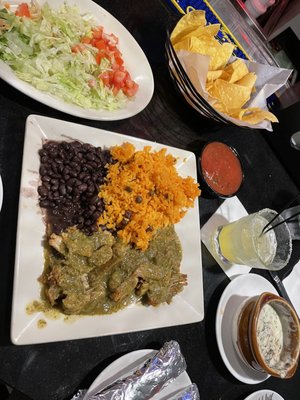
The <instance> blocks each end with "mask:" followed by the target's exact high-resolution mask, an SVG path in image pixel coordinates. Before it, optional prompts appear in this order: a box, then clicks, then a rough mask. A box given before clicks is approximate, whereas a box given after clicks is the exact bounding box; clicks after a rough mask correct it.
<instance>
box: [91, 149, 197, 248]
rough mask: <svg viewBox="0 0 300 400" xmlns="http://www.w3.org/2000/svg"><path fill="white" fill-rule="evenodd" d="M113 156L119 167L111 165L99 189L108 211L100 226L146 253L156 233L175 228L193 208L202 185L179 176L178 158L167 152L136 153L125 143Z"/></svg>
mask: <svg viewBox="0 0 300 400" xmlns="http://www.w3.org/2000/svg"><path fill="white" fill-rule="evenodd" d="M111 153H112V156H113V158H114V159H115V160H117V163H116V164H111V165H109V169H108V174H107V177H106V182H105V184H103V185H102V186H101V187H100V192H99V197H101V198H103V199H104V202H105V211H104V213H103V214H102V215H101V216H100V218H99V220H98V223H99V225H106V226H107V228H109V229H113V230H117V231H118V235H119V237H120V238H122V240H123V241H124V242H125V243H134V244H135V245H136V247H137V248H140V249H141V250H145V249H146V248H147V247H148V243H149V240H150V239H151V238H152V236H153V234H154V233H155V232H156V231H157V229H159V228H162V227H165V226H167V225H170V224H176V223H177V222H179V221H180V220H181V219H182V217H183V216H184V215H185V214H186V212H187V210H188V208H189V207H193V206H194V201H195V198H196V197H197V196H199V195H200V193H201V191H200V189H199V187H198V186H199V185H198V183H197V182H195V181H194V180H193V178H191V177H187V178H182V177H180V176H179V175H178V173H177V169H176V167H175V164H176V158H174V157H173V156H172V155H167V154H166V149H162V150H160V151H156V152H151V147H150V146H146V147H144V149H143V150H142V151H135V148H134V146H133V145H132V144H130V143H124V144H123V145H122V146H116V147H113V148H112V149H111ZM126 211H127V213H126ZM128 212H129V214H130V218H128Z"/></svg>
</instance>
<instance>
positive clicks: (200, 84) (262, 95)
mask: <svg viewBox="0 0 300 400" xmlns="http://www.w3.org/2000/svg"><path fill="white" fill-rule="evenodd" d="M177 57H178V59H179V61H180V62H181V65H182V66H183V68H184V70H185V72H186V73H187V75H188V77H189V79H190V81H191V82H192V84H193V85H194V87H195V89H196V90H197V91H198V93H199V94H200V95H201V96H202V97H203V98H204V99H205V100H206V101H207V102H208V103H209V104H210V105H211V106H212V107H213V106H214V104H215V103H216V101H217V100H216V99H214V98H213V97H211V96H210V94H209V93H208V92H207V90H206V80H207V73H208V66H209V61H210V57H209V56H206V55H202V54H198V53H192V52H189V51H187V50H179V51H178V52H177ZM236 59H237V58H236V57H231V59H230V61H229V62H230V63H231V62H233V61H235V60H236ZM243 62H244V63H245V64H246V65H247V67H248V69H249V72H255V74H256V76H257V80H256V83H255V89H256V91H255V93H252V95H251V98H250V100H249V101H248V102H247V103H246V104H245V105H244V107H245V108H248V107H258V108H260V109H262V110H265V111H268V107H267V102H266V99H267V98H268V97H269V96H271V95H272V94H273V93H275V92H276V91H277V90H278V89H280V88H281V87H282V86H284V85H285V84H286V82H287V80H288V78H289V76H290V74H291V72H292V70H290V69H285V68H276V67H272V66H269V65H264V64H259V63H256V62H253V61H247V60H243ZM216 111H217V110H216ZM217 112H218V113H219V114H220V115H221V116H222V117H223V118H225V119H226V120H227V121H229V122H232V123H234V124H236V125H239V126H245V127H249V128H255V129H266V130H268V131H272V130H273V129H272V124H271V122H270V121H268V120H263V121H262V122H260V123H257V124H250V123H247V122H245V121H242V120H240V119H237V118H232V117H230V116H228V115H227V114H225V113H222V112H220V111H217Z"/></svg>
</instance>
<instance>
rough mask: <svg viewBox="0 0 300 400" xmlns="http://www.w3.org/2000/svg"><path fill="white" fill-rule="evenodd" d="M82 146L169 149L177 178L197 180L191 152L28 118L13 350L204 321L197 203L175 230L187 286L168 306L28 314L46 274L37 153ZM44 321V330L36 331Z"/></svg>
mask: <svg viewBox="0 0 300 400" xmlns="http://www.w3.org/2000/svg"><path fill="white" fill-rule="evenodd" d="M45 139H48V140H58V141H62V140H69V141H70V140H72V139H75V140H80V141H83V142H87V143H90V144H92V145H94V146H101V147H104V146H106V147H110V146H114V145H120V144H121V143H123V142H130V143H132V144H133V145H134V146H135V147H136V149H143V147H144V146H146V145H151V146H152V149H153V150H159V149H161V148H167V150H168V153H171V154H172V155H173V156H175V157H176V158H178V161H177V165H176V166H177V169H178V172H179V174H180V175H181V176H183V177H185V176H191V177H193V178H194V179H195V180H196V179H197V172H196V171H197V169H196V160H195V155H194V154H193V153H191V152H188V151H185V150H180V149H176V148H174V147H168V146H165V145H161V144H158V143H154V142H150V141H146V140H142V139H138V138H133V137H130V136H125V135H122V134H119V133H114V132H109V131H105V130H101V129H96V128H92V127H87V126H84V125H78V124H75V123H70V122H65V121H61V120H57V119H52V118H47V117H41V116H37V115H30V116H29V117H28V118H27V122H26V132H25V142H24V153H23V166H22V176H21V187H20V199H19V216H18V227H17V244H16V258H15V275H14V288H13V307H12V320H11V340H12V342H13V343H14V344H30V343H43V342H54V341H60V340H70V339H80V338H87V337H95V336H104V335H113V334H118V333H126V332H134V331H141V330H147V329H154V328H161V327H166V326H174V325H182V324H189V323H193V322H199V321H201V320H202V319H203V317H204V307H203V283H202V264H201V240H200V219H199V207H198V199H196V200H195V204H194V207H193V208H191V209H190V210H189V211H188V212H187V214H186V215H185V217H184V218H183V219H182V220H181V221H180V222H179V223H178V224H176V232H177V234H178V236H179V238H180V241H181V244H182V249H183V260H182V265H181V271H182V272H183V273H185V274H187V276H188V286H186V287H185V288H184V290H183V291H182V292H181V293H180V294H178V295H177V296H175V297H174V299H173V301H172V303H171V304H170V305H167V304H163V305H160V306H158V307H144V306H141V305H139V304H136V305H131V306H129V307H128V308H126V309H124V310H121V311H119V312H117V313H115V314H111V315H99V316H98V315H96V316H82V317H78V318H74V320H72V322H66V321H64V317H63V315H62V317H61V318H59V319H50V318H48V317H46V316H45V315H44V314H43V313H41V312H39V313H35V314H31V315H29V314H27V313H26V306H27V305H29V304H30V303H32V302H33V301H34V300H39V299H40V289H41V287H40V284H39V282H38V281H37V279H38V277H39V276H40V275H41V273H42V271H43V268H44V256H43V246H42V240H43V238H44V235H45V223H44V221H43V217H42V213H41V209H40V207H39V205H38V194H37V186H38V182H39V164H40V160H39V155H38V150H39V149H40V148H41V147H42V142H43V141H44V140H45ZM41 319H43V320H45V321H46V322H47V325H46V326H45V327H44V328H39V327H38V321H39V320H41Z"/></svg>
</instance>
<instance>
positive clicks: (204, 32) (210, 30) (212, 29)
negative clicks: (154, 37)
mask: <svg viewBox="0 0 300 400" xmlns="http://www.w3.org/2000/svg"><path fill="white" fill-rule="evenodd" d="M219 30H220V24H213V25H206V26H198V27H196V28H195V27H194V26H188V27H187V28H185V29H183V30H182V31H179V32H178V33H177V34H176V35H174V31H173V32H172V34H171V42H172V44H173V46H174V45H175V44H177V43H179V42H181V41H182V40H184V39H187V38H189V37H192V36H194V37H197V38H199V39H202V38H203V37H205V36H207V38H208V39H210V38H212V37H214V36H216V35H217V34H218V32H219Z"/></svg>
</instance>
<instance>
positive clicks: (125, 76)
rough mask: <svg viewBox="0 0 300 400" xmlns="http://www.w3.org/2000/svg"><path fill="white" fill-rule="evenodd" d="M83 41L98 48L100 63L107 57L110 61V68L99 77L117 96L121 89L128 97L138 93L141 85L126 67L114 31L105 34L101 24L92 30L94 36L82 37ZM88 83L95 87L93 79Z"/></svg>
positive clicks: (76, 48) (98, 61)
mask: <svg viewBox="0 0 300 400" xmlns="http://www.w3.org/2000/svg"><path fill="white" fill-rule="evenodd" d="M81 43H88V44H91V45H92V46H93V47H95V48H97V49H98V53H97V54H96V56H95V59H96V63H97V64H98V65H99V64H100V63H101V60H102V59H103V58H107V59H108V60H109V61H110V63H111V66H110V70H109V71H105V72H102V73H101V74H100V75H99V76H98V79H100V80H101V81H102V82H103V84H104V85H105V86H107V87H108V88H110V89H111V90H112V93H113V94H114V95H115V96H116V95H117V94H118V92H119V91H120V90H122V91H123V93H124V94H125V95H126V96H128V97H132V96H134V95H135V94H136V92H137V90H138V88H139V85H138V84H137V83H135V82H134V81H133V80H132V79H131V76H130V74H129V72H128V71H126V69H125V66H124V60H123V58H122V53H121V52H120V50H119V49H118V48H117V47H116V46H117V44H118V43H119V39H118V38H117V36H115V35H114V34H113V33H111V34H109V35H108V34H105V33H104V28H103V27H102V26H99V27H97V28H95V29H93V30H92V38H85V37H84V38H82V39H81ZM74 51H80V47H79V48H78V47H77V46H75V48H74ZM88 84H89V86H90V87H94V85H95V82H94V81H93V80H91V81H89V82H88Z"/></svg>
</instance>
